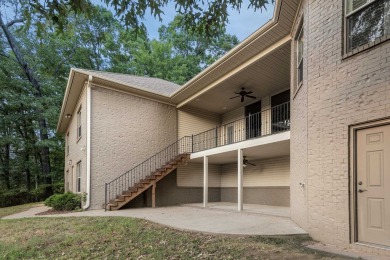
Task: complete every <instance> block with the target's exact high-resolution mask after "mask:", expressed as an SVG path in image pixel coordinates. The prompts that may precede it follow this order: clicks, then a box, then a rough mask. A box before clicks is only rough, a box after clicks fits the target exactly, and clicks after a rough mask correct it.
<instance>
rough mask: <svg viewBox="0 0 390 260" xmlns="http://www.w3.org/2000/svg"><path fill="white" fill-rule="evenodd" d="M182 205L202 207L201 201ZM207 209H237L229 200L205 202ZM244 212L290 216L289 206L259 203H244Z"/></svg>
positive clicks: (232, 210) (235, 204) (231, 210)
mask: <svg viewBox="0 0 390 260" xmlns="http://www.w3.org/2000/svg"><path fill="white" fill-rule="evenodd" d="M183 206H187V207H197V208H203V204H202V203H190V204H184V205H183ZM207 209H216V210H224V211H230V212H234V211H237V203H231V202H209V203H208V204H207ZM243 212H244V213H254V214H263V215H269V216H276V217H285V218H289V217H290V207H279V206H269V205H259V204H244V209H243Z"/></svg>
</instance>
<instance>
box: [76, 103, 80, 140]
mask: <svg viewBox="0 0 390 260" xmlns="http://www.w3.org/2000/svg"><path fill="white" fill-rule="evenodd" d="M80 138H81V107H80V108H79V110H78V111H77V140H78V139H80Z"/></svg>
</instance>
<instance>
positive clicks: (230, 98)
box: [230, 96, 240, 99]
mask: <svg viewBox="0 0 390 260" xmlns="http://www.w3.org/2000/svg"><path fill="white" fill-rule="evenodd" d="M238 97H240V96H235V97H231V98H230V99H233V98H238Z"/></svg>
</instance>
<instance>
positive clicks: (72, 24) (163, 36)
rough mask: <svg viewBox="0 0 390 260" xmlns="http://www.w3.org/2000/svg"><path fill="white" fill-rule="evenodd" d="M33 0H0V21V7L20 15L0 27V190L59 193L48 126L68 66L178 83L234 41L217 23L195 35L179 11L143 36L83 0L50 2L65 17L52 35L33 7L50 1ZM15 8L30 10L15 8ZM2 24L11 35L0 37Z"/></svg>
mask: <svg viewBox="0 0 390 260" xmlns="http://www.w3.org/2000/svg"><path fill="white" fill-rule="evenodd" d="M33 2H34V4H32V5H30V4H29V3H27V1H24V0H21V1H8V0H6V1H1V0H0V7H1V8H0V22H2V23H3V24H7V23H10V21H5V19H6V18H8V17H9V16H6V15H4V13H5V12H4V10H13V11H14V12H15V17H20V18H21V19H18V20H19V22H16V23H13V24H12V26H9V27H7V26H5V27H6V28H8V29H4V28H5V27H1V26H0V190H2V191H7V190H16V191H20V190H24V191H29V193H31V194H32V195H33V197H34V199H35V200H44V199H45V198H47V197H48V196H50V195H52V194H53V192H54V193H57V192H58V193H62V190H61V189H62V188H63V185H62V184H60V185H54V186H52V185H50V184H53V183H62V182H63V181H64V139H63V137H62V136H60V135H57V134H56V133H55V129H56V126H57V122H58V116H59V113H60V109H61V104H62V100H63V94H64V92H65V88H66V84H67V79H68V78H67V77H68V75H69V70H70V68H72V67H78V68H83V69H92V70H103V71H111V72H118V73H127V74H133V75H139V76H150V77H158V78H162V79H165V80H169V81H172V82H175V83H178V84H183V83H184V82H186V81H188V80H189V79H191V78H192V77H193V76H194V75H196V74H197V73H199V72H200V71H201V70H202V69H204V68H205V67H206V66H208V65H209V64H211V63H212V62H214V61H215V60H216V59H217V58H218V57H220V56H221V55H222V54H224V53H225V52H226V51H227V50H229V49H231V48H232V47H233V46H234V45H236V44H237V43H238V40H237V38H236V37H235V36H232V35H227V34H226V32H225V30H224V29H219V31H218V36H216V37H211V38H205V37H201V36H199V35H197V34H196V33H194V32H192V31H191V30H188V29H187V28H186V27H185V25H184V24H185V22H184V19H185V18H184V17H183V16H178V17H176V18H175V19H174V21H173V22H172V23H170V24H169V25H167V26H162V27H161V28H160V29H159V39H155V40H150V39H148V37H147V36H146V34H140V33H138V35H137V37H135V36H136V35H135V31H134V30H129V29H126V28H123V26H122V25H121V23H120V21H118V20H117V19H115V17H114V16H113V14H112V13H111V12H110V11H108V10H106V9H104V8H102V7H95V6H93V7H92V6H90V5H89V4H88V3H85V1H84V0H82V1H79V2H78V3H75V2H74V1H70V2H72V3H70V5H66V4H65V5H64V3H65V2H66V1H65V2H64V1H62V0H60V1H57V2H58V4H59V7H58V8H65V9H61V10H60V11H58V12H57V13H56V14H55V15H56V16H58V17H61V19H62V18H63V17H64V15H66V17H67V23H66V26H64V27H63V28H62V33H61V34H58V33H56V31H55V30H54V29H53V28H52V27H50V26H48V27H40V26H39V24H40V23H44V22H45V15H46V14H49V13H50V11H47V10H46V11H47V13H45V14H40V13H39V12H38V13H37V12H36V10H35V9H34V8H48V9H53V8H54V9H55V8H57V7H55V6H54V5H50V2H51V1H48V3H49V4H48V5H47V6H45V7H42V6H39V5H40V4H39V3H37V1H33ZM3 7H6V8H3ZM86 7H88V8H86ZM31 8H33V9H31ZM67 8H69V9H67ZM72 8H76V9H78V10H84V11H86V9H88V12H93V14H94V15H92V16H89V15H88V12H87V14H84V13H76V14H75V13H73V12H70V13H67V11H69V10H71V9H72ZM54 9H53V10H54ZM90 9H91V10H90ZM23 10H30V11H31V12H27V13H26V12H20V11H23ZM34 10H35V11H34ZM42 10H44V9H41V11H42ZM42 15H43V16H42ZM53 19H54V18H53ZM58 19H59V20H58V21H59V22H61V19H60V18H58ZM3 20H4V21H3ZM26 25H27V26H26ZM41 25H42V24H41ZM49 25H50V24H49ZM42 26H43V25H42ZM45 26H46V25H45ZM5 30H9V33H10V34H11V35H12V36H13V38H14V39H15V42H13V43H11V42H10V41H9V40H8V38H7V37H5V33H4V31H5ZM38 31H39V37H38V36H37V32H38ZM11 45H13V46H11ZM12 47H14V48H12ZM15 47H17V50H18V51H15ZM17 54H18V55H19V56H18V55H17ZM20 58H22V60H23V62H21V61H20ZM26 68H28V70H29V71H30V72H31V75H32V76H33V79H32V78H31V77H30V76H31V75H30V76H29V75H28V73H26ZM35 81H36V82H35ZM34 82H35V83H34ZM42 121H43V122H44V123H45V124H46V126H45V127H42V124H41V123H42ZM43 135H46V136H47V137H44V136H43ZM45 151H46V152H47V153H48V156H46V157H45V153H44V152H45ZM45 165H46V166H48V168H49V169H48V170H45ZM43 184H46V186H42V185H43ZM37 186H38V189H37V190H34V187H37ZM53 189H54V190H53Z"/></svg>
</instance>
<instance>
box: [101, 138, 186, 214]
mask: <svg viewBox="0 0 390 260" xmlns="http://www.w3.org/2000/svg"><path fill="white" fill-rule="evenodd" d="M192 149H193V145H192V136H184V137H182V138H180V139H179V140H177V141H176V142H174V143H172V144H170V145H168V146H167V147H165V148H164V149H162V150H161V151H159V152H157V153H156V154H154V155H153V156H151V157H149V158H148V159H146V160H144V161H143V162H141V163H140V164H138V165H136V166H134V167H133V168H131V169H130V170H128V171H126V172H125V173H123V174H122V175H120V176H118V177H116V178H115V179H113V180H111V181H110V182H106V183H105V198H104V208H105V210H106V209H107V206H108V204H109V202H110V201H111V200H112V199H115V198H116V197H117V196H119V195H120V194H121V193H122V192H124V191H126V190H127V189H129V188H130V187H133V186H134V185H135V184H137V183H138V182H139V181H141V180H142V179H145V178H146V177H147V176H149V175H150V174H152V172H154V171H156V170H157V169H159V167H161V166H163V165H165V164H166V163H168V162H169V161H171V160H173V159H175V158H176V157H177V156H179V155H184V154H190V153H192ZM125 188H126V189H125Z"/></svg>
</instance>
